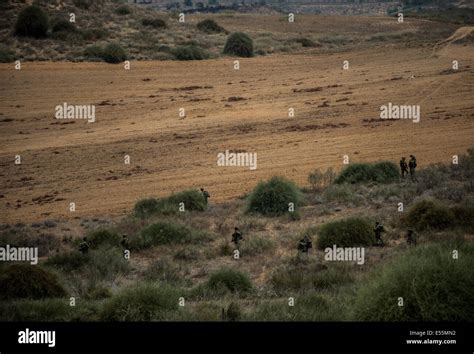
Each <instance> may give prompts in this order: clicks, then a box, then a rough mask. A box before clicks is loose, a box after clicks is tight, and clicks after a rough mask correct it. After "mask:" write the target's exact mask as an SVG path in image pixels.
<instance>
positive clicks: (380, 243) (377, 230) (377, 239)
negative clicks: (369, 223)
mask: <svg viewBox="0 0 474 354" xmlns="http://www.w3.org/2000/svg"><path fill="white" fill-rule="evenodd" d="M382 232H385V230H384V228H383V226H382V224H380V223H379V222H378V221H377V222H376V223H375V227H374V233H375V245H376V246H380V247H383V246H384V243H383V240H382Z"/></svg>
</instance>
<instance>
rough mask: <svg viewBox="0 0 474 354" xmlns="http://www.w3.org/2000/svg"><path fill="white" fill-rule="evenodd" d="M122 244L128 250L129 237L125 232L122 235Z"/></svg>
mask: <svg viewBox="0 0 474 354" xmlns="http://www.w3.org/2000/svg"><path fill="white" fill-rule="evenodd" d="M120 244H121V245H122V248H123V249H124V250H128V246H129V244H128V237H127V234H123V235H122V241H120Z"/></svg>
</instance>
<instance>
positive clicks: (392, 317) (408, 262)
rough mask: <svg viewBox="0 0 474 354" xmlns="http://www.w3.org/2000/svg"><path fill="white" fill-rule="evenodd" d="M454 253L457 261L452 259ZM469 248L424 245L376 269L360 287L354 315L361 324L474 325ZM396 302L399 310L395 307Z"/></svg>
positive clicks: (473, 252)
mask: <svg viewBox="0 0 474 354" xmlns="http://www.w3.org/2000/svg"><path fill="white" fill-rule="evenodd" d="M453 250H457V251H458V252H459V258H457V259H453ZM473 269H474V247H473V246H472V245H469V244H467V243H465V242H463V243H459V242H456V243H441V244H439V243H438V244H425V245H421V246H418V247H416V248H412V249H410V250H409V251H407V252H406V253H405V254H403V255H401V256H399V257H397V258H396V259H394V260H393V261H391V262H390V263H389V264H386V265H385V266H381V267H380V268H376V269H374V270H373V272H372V273H371V274H370V275H369V276H368V278H367V279H366V280H365V281H363V282H362V283H361V284H360V288H359V290H358V294H357V298H356V302H355V306H354V314H355V318H356V319H357V320H362V321H403V322H404V321H417V322H418V321H447V322H450V321H452V322H457V321H473V320H474V311H473V309H474V297H473V296H472V293H473V289H474V277H473V273H472V270H473ZM399 298H402V299H403V306H398V303H399Z"/></svg>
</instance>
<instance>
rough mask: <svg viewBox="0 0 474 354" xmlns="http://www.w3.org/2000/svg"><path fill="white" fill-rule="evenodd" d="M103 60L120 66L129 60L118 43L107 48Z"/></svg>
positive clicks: (108, 45)
mask: <svg viewBox="0 0 474 354" xmlns="http://www.w3.org/2000/svg"><path fill="white" fill-rule="evenodd" d="M102 59H103V60H104V61H105V62H107V63H111V64H118V63H121V62H123V61H125V60H126V59H127V54H125V51H124V50H123V48H122V47H121V46H120V45H118V44H117V43H109V44H107V45H106V46H105V48H104V51H103V53H102Z"/></svg>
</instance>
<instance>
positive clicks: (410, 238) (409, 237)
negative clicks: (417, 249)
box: [407, 230, 416, 246]
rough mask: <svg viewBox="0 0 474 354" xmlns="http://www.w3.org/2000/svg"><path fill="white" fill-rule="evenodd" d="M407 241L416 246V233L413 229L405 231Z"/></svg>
mask: <svg viewBox="0 0 474 354" xmlns="http://www.w3.org/2000/svg"><path fill="white" fill-rule="evenodd" d="M407 243H408V244H409V245H413V246H416V233H415V232H414V231H413V230H408V231H407Z"/></svg>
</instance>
